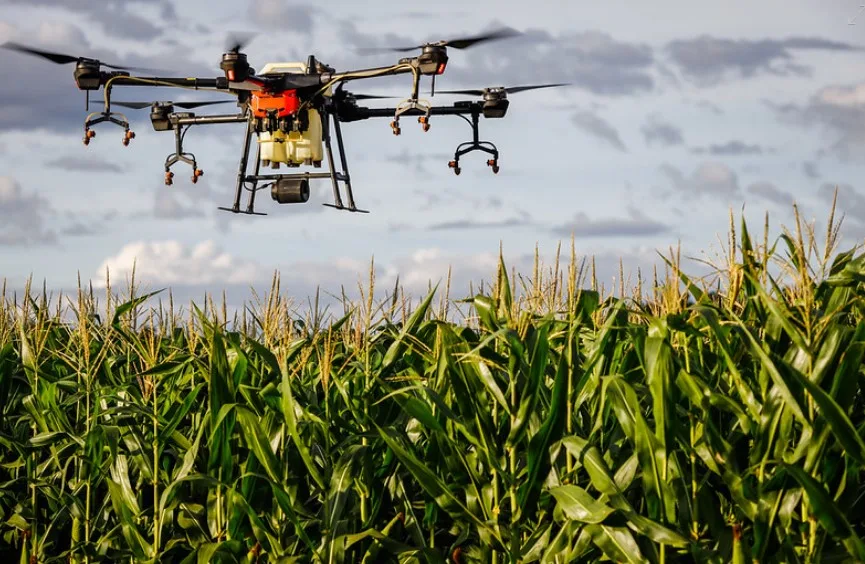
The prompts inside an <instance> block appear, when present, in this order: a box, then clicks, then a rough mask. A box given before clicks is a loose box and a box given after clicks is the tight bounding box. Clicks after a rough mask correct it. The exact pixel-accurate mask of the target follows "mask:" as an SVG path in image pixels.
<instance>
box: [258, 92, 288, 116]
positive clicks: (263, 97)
mask: <svg viewBox="0 0 865 564" xmlns="http://www.w3.org/2000/svg"><path fill="white" fill-rule="evenodd" d="M250 101H251V102H252V113H253V115H254V116H255V117H257V118H266V117H267V112H268V111H271V110H277V113H276V116H277V117H280V118H282V117H286V116H289V115H292V114H294V113H296V112H297V110H298V109H299V108H300V100H298V98H297V91H295V90H286V91H285V92H280V93H279V94H265V93H264V92H256V91H253V92H252V99H251V100H250Z"/></svg>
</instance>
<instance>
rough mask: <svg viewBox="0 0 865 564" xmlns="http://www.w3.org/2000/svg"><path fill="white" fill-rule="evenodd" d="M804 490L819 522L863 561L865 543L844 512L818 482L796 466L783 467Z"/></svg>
mask: <svg viewBox="0 0 865 564" xmlns="http://www.w3.org/2000/svg"><path fill="white" fill-rule="evenodd" d="M784 468H785V469H786V470H787V471H788V472H789V473H790V474H791V475H792V476H793V477H794V478H795V479H796V481H797V482H799V484H801V485H802V487H803V488H804V490H805V495H807V496H808V502H809V503H810V505H811V509H812V511H813V513H814V515H815V516H816V517H817V519H818V520H819V521H820V524H821V525H823V527H824V528H825V529H826V530H827V531H828V532H829V534H831V535H832V536H834V537H837V538H839V539H841V541H842V542H843V543H844V546H845V547H846V548H847V552H848V553H849V554H850V556H852V557H853V558H855V559H856V560H857V561H860V562H863V561H865V544H863V542H862V540H861V539H860V538H859V536H858V535H857V534H856V533H855V532H854V531H853V529H852V528H851V527H850V523H849V522H848V521H847V518H846V517H845V516H844V513H843V512H842V511H841V510H840V509H839V508H838V506H837V505H836V504H835V502H834V501H833V500H832V497H831V496H830V495H829V494H828V492H827V491H826V489H825V488H824V487H823V485H822V484H820V482H818V481H817V480H815V479H814V478H812V477H811V476H809V475H808V474H807V473H806V472H805V471H803V470H802V469H801V468H799V467H798V466H789V465H787V466H785V467H784Z"/></svg>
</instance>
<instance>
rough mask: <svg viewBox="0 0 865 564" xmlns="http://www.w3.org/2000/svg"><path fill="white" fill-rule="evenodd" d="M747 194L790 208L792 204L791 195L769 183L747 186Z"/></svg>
mask: <svg viewBox="0 0 865 564" xmlns="http://www.w3.org/2000/svg"><path fill="white" fill-rule="evenodd" d="M748 192H749V193H751V194H754V195H755V196H759V197H761V198H763V199H765V200H769V201H770V202H774V203H776V204H781V205H784V206H790V205H792V204H793V200H794V199H793V194H791V193H790V192H784V191H783V190H781V189H779V188H778V187H777V186H775V185H774V184H772V183H771V182H755V183H754V184H751V185H750V186H748Z"/></svg>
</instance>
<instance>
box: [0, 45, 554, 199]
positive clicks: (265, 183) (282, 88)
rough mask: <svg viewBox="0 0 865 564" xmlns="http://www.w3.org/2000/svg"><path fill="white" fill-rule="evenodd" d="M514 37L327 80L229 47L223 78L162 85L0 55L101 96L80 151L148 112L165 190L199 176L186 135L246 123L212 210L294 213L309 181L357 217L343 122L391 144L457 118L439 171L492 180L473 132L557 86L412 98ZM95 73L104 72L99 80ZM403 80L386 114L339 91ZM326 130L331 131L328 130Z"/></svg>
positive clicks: (316, 71) (94, 64)
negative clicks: (328, 189) (102, 132)
mask: <svg viewBox="0 0 865 564" xmlns="http://www.w3.org/2000/svg"><path fill="white" fill-rule="evenodd" d="M512 35H515V32H512V31H509V30H500V31H496V32H492V33H488V34H485V35H479V36H475V37H469V38H462V39H452V40H449V41H439V42H436V43H426V44H424V45H419V46H416V47H405V48H387V49H386V50H387V51H396V52H401V51H402V52H410V51H417V50H420V54H418V55H416V56H411V57H406V58H401V59H399V60H398V62H397V63H396V64H394V65H391V66H386V67H377V68H370V69H362V70H353V71H346V72H336V71H335V70H334V69H333V68H331V67H329V66H327V65H325V64H323V63H321V62H320V61H318V60H317V59H316V58H315V57H314V56H312V55H311V56H310V57H309V58H308V60H307V62H306V63H301V62H289V63H268V64H266V65H265V66H264V67H263V68H262V69H261V70H260V71H258V72H256V71H255V69H253V68H252V67H250V65H249V63H248V61H247V57H246V55H245V54H244V53H243V52H242V51H241V49H242V48H243V45H242V43H241V42H239V41H235V42H233V43H234V44H233V45H230V46H229V48H228V49H227V51H226V52H225V53H223V55H222V61H221V63H220V65H219V66H220V68H221V69H222V71H223V72H224V76H220V77H217V78H165V77H144V76H133V75H131V74H130V71H133V72H134V71H136V70H143V69H135V68H132V67H120V66H116V65H109V64H106V63H104V62H101V61H99V60H96V59H88V58H84V57H75V56H71V55H65V54H59V53H51V52H46V51H42V50H39V49H34V48H31V47H25V46H22V45H19V44H17V43H5V44H4V45H2V47H4V48H7V49H13V50H16V51H20V52H24V53H29V54H31V55H37V56H40V57H43V58H45V59H48V60H49V61H52V62H54V63H57V64H70V63H74V64H75V69H74V71H73V77H74V79H75V83H76V85H77V86H78V89H79V90H83V91H85V93H86V95H87V109H88V111H89V109H90V108H89V105H90V98H89V96H90V92H91V91H97V90H99V89H100V88H103V87H104V101H103V104H104V108H103V109H102V111H99V112H93V113H90V114H88V116H87V118H86V120H85V122H84V144H85V145H88V144H89V143H90V141H91V140H92V139H93V138H94V137H95V136H96V132H95V131H94V130H93V129H91V127H92V126H94V125H96V124H99V123H102V122H109V123H113V124H116V125H118V126H120V127H122V128H123V130H124V133H123V137H122V142H123V144H124V145H129V143H130V141H131V140H132V139H134V138H135V133H133V132H132V131H131V130H130V127H129V121H128V120H127V118H126V116H125V115H124V114H122V113H120V112H114V111H112V106H115V107H116V106H120V107H125V108H131V109H146V108H150V120H151V122H152V125H153V129H154V130H156V131H174V137H175V150H174V152H173V153H172V154H170V155H169V156H168V157H167V158H166V160H165V184H166V185H171V184H172V183H173V178H174V173H173V172H172V171H171V168H172V166H174V165H175V164H176V163H178V162H183V163H185V164H188V165H190V166H191V167H192V182H193V183H194V182H197V181H198V178H199V177H200V176H201V175H203V174H204V172H203V171H202V170H201V169H200V168H198V161H197V160H196V158H195V155H193V154H192V153H187V152H184V150H183V140H184V136H185V134H186V131H188V129H189V128H190V127H191V126H193V125H204V124H224V123H244V122H245V123H246V124H247V127H246V137H245V141H244V144H243V149H242V153H241V156H240V165H239V168H238V172H237V184H236V190H235V196H234V202H233V205H232V206H231V207H220V208H219V209H221V210H225V211H229V212H233V213H246V214H254V215H265V214H263V213H260V212H256V211H255V209H254V206H255V194H256V192H257V191H258V190H260V189H263V188H267V187H270V193H271V197H272V198H273V200H274V201H276V202H278V203H280V204H298V203H305V202H307V201H308V200H309V181H310V180H312V179H323V178H329V179H330V181H331V183H332V185H333V203H332V204H325V205H326V206H330V207H333V208H336V209H338V210H347V211H352V212H364V213H366V210H361V209H358V208H357V206H356V205H355V201H354V196H353V194H352V189H351V179H350V176H349V172H348V163H347V160H346V154H345V148H344V145H343V137H342V132H341V130H340V123H341V122H352V121H358V120H364V119H369V118H374V117H390V118H392V120H391V122H390V127H391V129H392V131H393V134H394V135H399V134H400V118H401V117H402V116H409V115H412V116H413V115H417V116H418V118H417V120H418V123H420V124H421V127H422V128H423V130H424V131H428V130H429V128H430V118H431V116H434V115H456V116H460V117H461V118H463V119H465V120H466V121H467V122H469V124H470V125H471V127H472V132H473V135H472V140H471V141H470V142H466V143H461V144H460V145H459V146H458V147H457V149H456V151H455V152H454V159H453V160H452V161H450V162H449V163H448V166H449V167H450V168H451V169H453V172H454V173H455V174H459V173H460V170H461V169H460V157H462V156H463V155H465V154H466V153H469V152H471V151H482V152H485V153H487V154H489V156H490V158H489V159H488V160H487V165H488V166H489V167H491V169H492V171H493V172H494V173H497V172H498V171H499V164H498V158H499V152H498V149H497V148H496V146H495V145H494V144H492V143H490V142H489V141H481V140H480V139H479V136H478V122H479V119H480V117H481V116H483V117H484V118H502V117H504V116H505V114H506V113H507V109H508V104H509V101H508V94H512V93H515V92H520V91H524V90H531V89H535V88H549V87H554V86H563V84H543V85H533V86H519V87H515V88H504V87H496V88H485V89H482V90H453V91H442V92H440V93H447V94H464V95H471V96H479V97H480V100H477V99H476V100H473V101H460V102H456V103H454V104H453V105H452V106H433V105H432V104H431V103H430V102H429V101H428V100H424V99H420V98H418V88H419V83H420V78H421V76H431V77H432V84H431V91H430V95H431V96H433V95H434V94H435V78H436V76H438V75H441V74H443V73H444V72H445V68H446V67H447V63H448V55H447V49H448V47H451V48H454V49H466V48H468V47H471V46H473V45H477V44H478V43H481V42H485V41H491V40H498V39H504V38H506V37H510V36H512ZM103 67H105V68H108V69H112V70H103ZM409 73H410V74H411V75H412V77H413V81H412V91H411V96H410V97H409V98H407V99H405V100H402V101H401V102H399V103H398V104H396V107H394V108H367V107H362V106H359V105H358V102H359V101H360V100H369V99H377V98H391V97H390V96H374V95H364V94H353V93H351V92H349V91H347V90H345V89H344V86H345V83H346V82H348V81H350V80H360V79H369V78H375V77H382V76H389V75H397V74H409ZM118 86H166V87H176V88H185V89H194V90H212V91H218V92H224V93H228V94H231V95H232V96H234V98H235V99H234V100H224V101H223V100H217V101H202V102H186V103H182V102H177V103H175V102H121V101H113V102H112V100H111V92H112V88H115V87H118ZM234 101H236V103H237V106H238V107H239V108H240V111H239V112H238V113H236V114H230V115H201V116H198V115H195V114H194V113H193V112H190V111H175V109H176V108H181V109H185V110H190V109H194V108H197V107H202V106H208V105H211V104H221V103H226V102H234ZM331 128H332V129H331ZM331 132H333V133H334V134H335V137H336V145H337V150H338V152H339V164H340V165H341V170H339V171H338V170H337V167H336V164H335V162H334V154H333V152H334V151H333V145H332V142H331ZM253 135H255V136H256V138H257V143H256V146H257V149H256V156H255V161H254V163H255V164H254V167H253V168H254V172H253V174H249V173H248V172H247V168H248V165H249V153H250V145H251V142H252V137H253ZM325 156H326V157H327V162H328V167H329V172H309V171H307V172H294V173H287V174H281V173H271V174H262V173H261V167H262V166H264V167H270V168H271V169H279V168H280V165H286V166H287V167H288V168H299V167H301V166H306V167H309V166H312V167H313V168H321V166H322V161H323V159H324V157H325ZM340 182H342V183H343V185H344V187H345V196H346V202H345V203H344V202H343V198H342V196H341V194H340V188H339V183H340ZM244 190H246V191H247V192H248V193H249V194H248V197H247V203H246V207H245V209H241V202H240V201H241V196H242V194H243V191H244Z"/></svg>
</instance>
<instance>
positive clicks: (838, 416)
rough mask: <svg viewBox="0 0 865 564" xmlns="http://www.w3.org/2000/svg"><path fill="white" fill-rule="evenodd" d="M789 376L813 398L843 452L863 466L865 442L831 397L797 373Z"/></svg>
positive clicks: (794, 371)
mask: <svg viewBox="0 0 865 564" xmlns="http://www.w3.org/2000/svg"><path fill="white" fill-rule="evenodd" d="M790 374H791V375H792V376H793V378H794V380H795V381H796V382H797V383H798V384H800V385H801V386H802V387H803V388H805V389H806V390H808V393H809V394H811V397H813V398H814V401H815V402H816V403H817V406H818V407H819V408H820V414H821V415H822V416H823V417H824V418H825V419H826V422H827V423H828V424H829V428H830V429H831V430H832V434H833V435H834V436H835V438H836V439H837V440H838V442H839V443H840V444H841V446H842V447H844V451H845V452H846V453H847V454H848V455H849V456H851V457H853V459H854V460H855V461H856V462H858V463H859V464H860V465H862V466H865V441H863V440H862V437H860V436H859V433H858V432H857V431H856V427H854V426H853V423H852V422H851V421H850V418H849V417H847V414H846V413H844V411H843V410H842V409H841V407H840V406H839V405H838V404H837V403H835V400H833V399H832V396H830V395H829V394H827V393H826V392H824V391H823V389H822V388H820V386H818V385H816V384H814V383H813V382H812V381H811V380H809V379H808V378H806V377H805V376H804V375H802V374H800V373H799V371H797V370H790Z"/></svg>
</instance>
